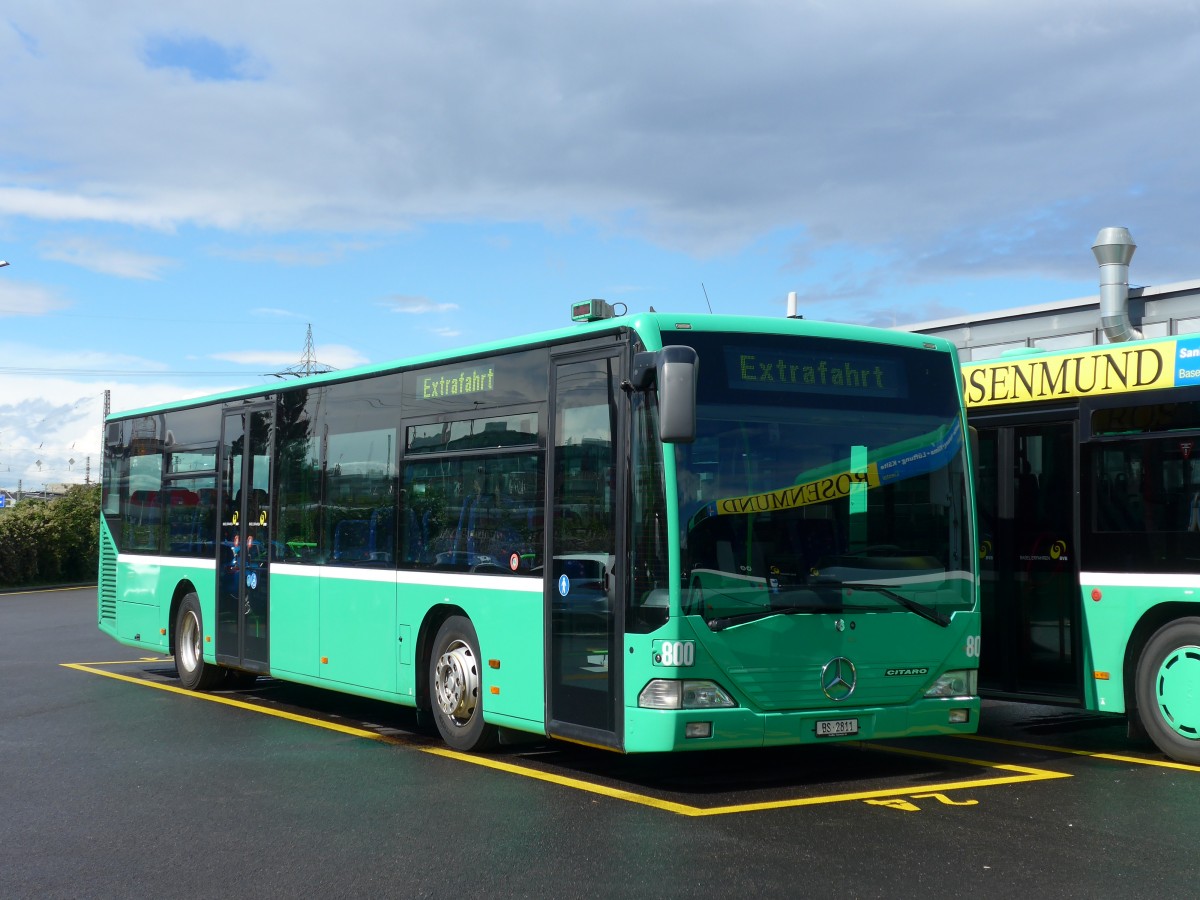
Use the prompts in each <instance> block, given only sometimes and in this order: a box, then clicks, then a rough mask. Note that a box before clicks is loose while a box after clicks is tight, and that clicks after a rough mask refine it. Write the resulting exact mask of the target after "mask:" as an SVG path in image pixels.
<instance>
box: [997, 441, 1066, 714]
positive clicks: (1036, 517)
mask: <svg viewBox="0 0 1200 900" xmlns="http://www.w3.org/2000/svg"><path fill="white" fill-rule="evenodd" d="M1073 433H1074V432H1073V429H1072V427H1071V426H1070V425H1061V424H1055V425H1031V426H1024V427H1020V428H1014V429H1013V441H1014V444H1013V449H1014V465H1013V473H1012V478H1013V533H1014V536H1015V546H1014V548H1013V549H1014V551H1015V558H1014V559H1013V562H1014V564H1015V566H1014V572H1015V575H1016V578H1015V584H1014V588H1015V597H1016V600H1017V608H1018V615H1019V621H1020V631H1019V635H1018V640H1019V641H1020V645H1019V646H1018V647H1017V648H1016V649H1017V653H1016V654H1015V658H1016V676H1017V679H1018V689H1019V690H1021V691H1022V692H1029V693H1048V694H1060V693H1064V692H1066V693H1069V692H1070V691H1069V690H1065V689H1067V688H1069V687H1071V686H1073V685H1074V684H1075V681H1076V679H1075V659H1074V651H1073V646H1072V645H1073V639H1074V635H1073V634H1072V630H1073V629H1074V627H1075V610H1076V607H1077V605H1078V598H1079V581H1078V577H1077V575H1076V559H1075V537H1074V527H1073V521H1074V477H1073V471H1072V466H1073V459H1074V454H1073V453H1072V444H1073Z"/></svg>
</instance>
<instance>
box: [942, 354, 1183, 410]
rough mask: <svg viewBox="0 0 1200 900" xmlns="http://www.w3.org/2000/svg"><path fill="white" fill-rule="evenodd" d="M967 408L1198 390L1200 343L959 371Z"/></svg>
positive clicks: (1021, 359)
mask: <svg viewBox="0 0 1200 900" xmlns="http://www.w3.org/2000/svg"><path fill="white" fill-rule="evenodd" d="M962 373H963V396H964V398H965V400H966V403H967V406H968V407H972V408H975V407H981V406H998V405H1000V404H1004V403H1036V402H1039V401H1042V400H1058V399H1064V398H1068V397H1096V396H1105V395H1109V394H1124V393H1130V392H1132V391H1150V390H1159V389H1161V388H1169V387H1182V386H1184V385H1191V384H1200V338H1187V339H1176V338H1172V339H1168V340H1162V341H1142V342H1138V343H1133V344H1106V345H1105V346H1104V347H1101V348H1099V349H1089V350H1080V351H1079V352H1077V353H1054V354H1031V355H1029V356H1016V357H1004V358H1000V359H992V360H988V361H987V362H981V363H968V364H966V365H964V366H963V367H962Z"/></svg>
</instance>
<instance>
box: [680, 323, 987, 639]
mask: <svg viewBox="0 0 1200 900" xmlns="http://www.w3.org/2000/svg"><path fill="white" fill-rule="evenodd" d="M687 342H688V344H689V345H691V346H693V347H695V349H696V350H697V353H698V354H699V357H700V365H699V372H700V374H699V378H700V382H699V385H698V389H697V398H698V402H697V437H696V440H695V442H694V443H693V444H690V445H682V444H681V445H676V465H677V477H678V496H679V504H680V513H681V515H680V523H681V530H682V533H681V536H680V541H681V547H682V562H683V564H682V567H681V572H682V576H683V579H684V584H683V593H682V596H683V612H684V613H685V614H688V615H697V616H700V617H702V618H703V620H704V621H705V622H706V623H707V624H708V627H709V628H710V629H712V630H713V631H719V630H723V629H725V628H729V627H733V626H736V625H742V624H745V623H749V622H752V621H756V620H759V619H763V618H766V617H769V616H773V615H778V614H804V613H814V612H835V613H840V612H843V611H850V610H854V611H863V610H865V611H871V612H898V613H904V612H908V613H915V614H917V615H920V616H922V617H924V618H926V619H928V620H929V621H930V623H931V627H936V626H938V625H942V626H945V625H947V624H948V623H949V614H950V613H952V612H953V611H955V610H969V609H972V608H973V606H974V602H975V593H974V588H973V580H972V570H973V566H974V555H973V554H972V553H971V550H970V521H971V519H970V510H969V505H968V504H969V491H968V481H967V478H966V467H965V449H964V432H963V424H962V417H961V414H960V410H959V404H958V398H957V396H956V394H955V381H954V378H953V376H952V374H951V370H952V367H953V363H952V359H951V357H950V355H949V354H946V353H939V352H934V351H930V350H924V349H917V348H907V347H894V346H884V345H880V344H874V343H866V342H853V341H830V340H827V339H826V340H819V341H818V340H816V339H813V338H802V337H786V336H771V335H723V336H719V337H718V336H716V335H712V336H709V335H704V334H691V335H688V336H687Z"/></svg>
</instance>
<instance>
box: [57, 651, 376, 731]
mask: <svg viewBox="0 0 1200 900" xmlns="http://www.w3.org/2000/svg"><path fill="white" fill-rule="evenodd" d="M61 665H62V666H63V668H66V669H75V670H77V671H79V672H91V673H92V674H93V675H103V676H104V677H105V678H114V679H116V680H117V681H127V682H129V683H130V684H139V685H142V686H144V687H152V688H157V689H158V690H160V691H167V692H168V693H171V694H180V695H182V696H184V697H192V698H193V699H196V700H208V701H210V702H211V703H221V704H223V705H225V706H236V707H237V708H238V709H248V710H250V711H251V712H256V713H262V714H263V715H267V716H275V717H276V718H279V719H288V720H289V721H292V722H301V723H303V724H305V725H316V726H318V727H320V728H328V729H329V730H330V731H340V732H342V733H343V734H352V735H354V736H355V737H362V738H370V739H371V740H374V741H382V740H385V738H384V736H383V735H381V734H376V733H375V732H374V731H367V730H366V729H365V728H354V727H352V726H350V725H339V724H337V723H336V722H326V721H324V720H322V719H314V718H312V717H311V716H301V715H297V714H296V713H290V712H285V711H284V710H281V709H271V708H269V707H266V706H259V705H257V704H254V703H245V702H243V701H241V700H234V699H233V698H232V697H221V696H219V695H217V694H201V693H197V692H196V691H189V690H188V689H187V688H181V687H175V685H173V684H160V683H158V682H157V681H146V680H145V679H142V678H134V677H133V676H132V675H121V674H120V673H118V672H106V671H104V670H103V669H95V668H92V666H90V665H86V664H84V663H61Z"/></svg>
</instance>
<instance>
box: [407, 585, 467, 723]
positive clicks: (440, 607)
mask: <svg viewBox="0 0 1200 900" xmlns="http://www.w3.org/2000/svg"><path fill="white" fill-rule="evenodd" d="M451 616H462V617H463V618H464V619H467V620H468V621H471V617H470V616H469V615H467V613H466V610H464V609H463V608H462V607H461V606H459V605H458V604H456V603H452V602H450V601H446V602H444V603H438V604H435V605H434V606H431V607H430V608H429V611H428V612H427V613H425V618H424V619H423V620H422V621H421V627H420V629H419V630H418V631H417V646H416V652H415V655H414V657H413V666H414V667H415V668H416V676H417V708H418V709H424V710H428V709H432V708H433V701H432V700H431V699H430V696H429V655H430V654H431V653H432V652H433V650H432V647H433V639H434V638H435V637H437V633H438V629H439V628H441V627H442V623H443V622H445V621H446V620H447V619H449V618H450V617H451ZM472 624H474V623H473V622H472Z"/></svg>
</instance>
